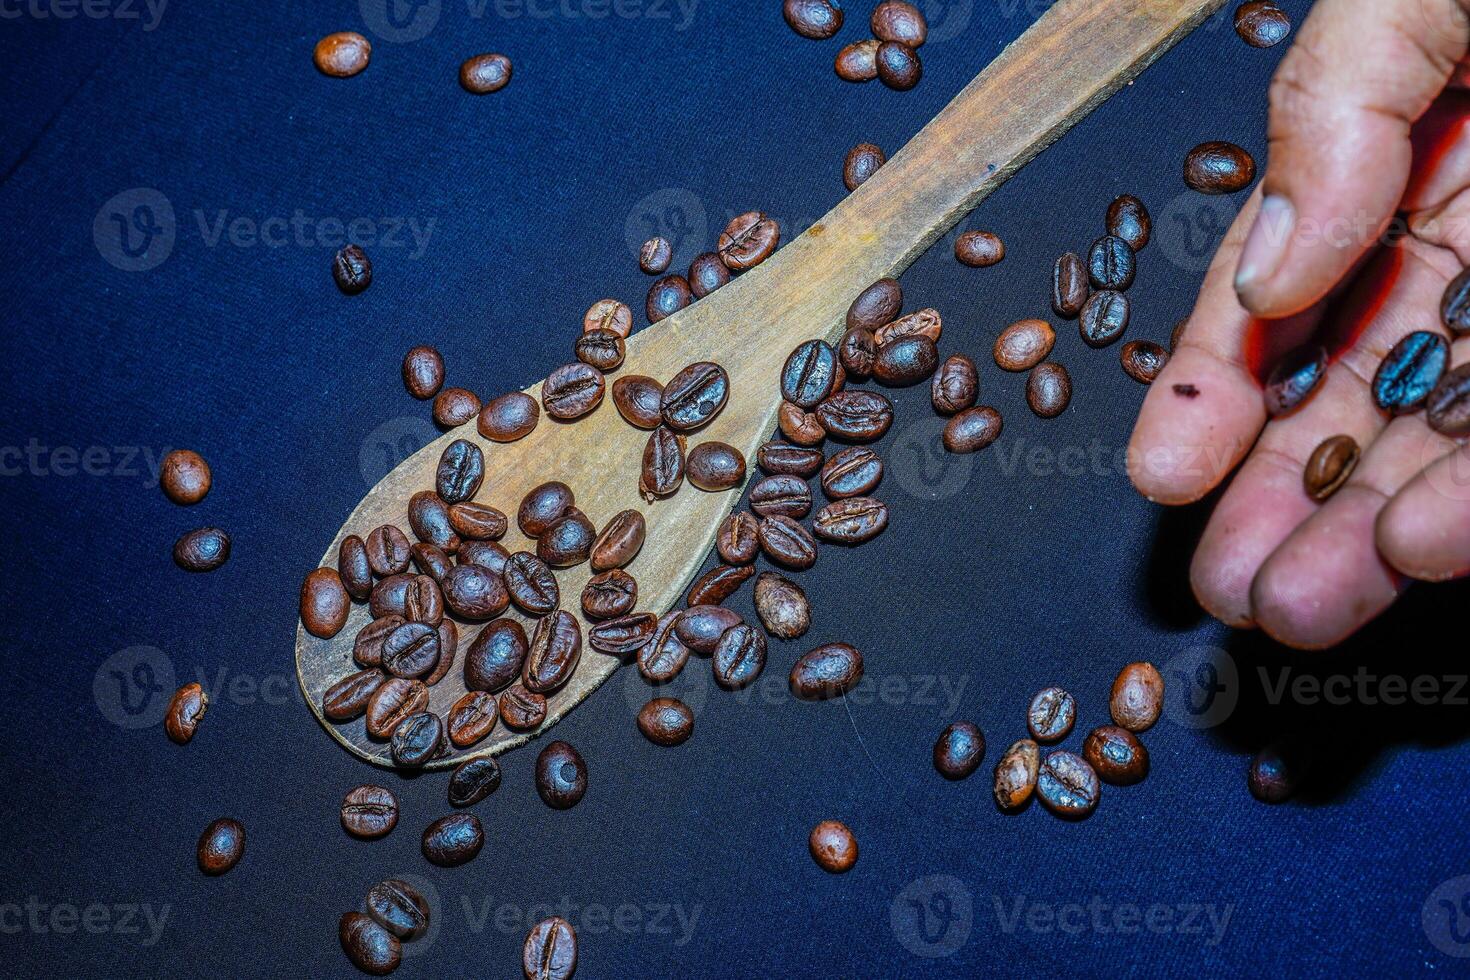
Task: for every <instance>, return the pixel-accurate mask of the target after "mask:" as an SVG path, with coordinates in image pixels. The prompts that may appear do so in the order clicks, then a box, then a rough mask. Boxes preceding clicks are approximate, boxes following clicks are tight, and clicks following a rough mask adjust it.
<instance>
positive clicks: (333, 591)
mask: <svg viewBox="0 0 1470 980" xmlns="http://www.w3.org/2000/svg"><path fill="white" fill-rule="evenodd" d="M351 611H352V599H351V597H349V596H348V595H347V589H346V588H344V587H343V585H342V576H341V575H338V574H337V570H336V569H335V568H313V569H312V570H311V571H310V572H309V573H308V574H307V576H306V581H304V582H303V583H301V625H303V626H305V627H306V632H308V633H310V634H311V635H312V636H317V637H320V638H322V639H324V640H329V639H331V638H332V637H334V636H336V635H337V634H338V633H339V632H341V630H342V627H343V626H345V625H347V614H348V613H349V612H351Z"/></svg>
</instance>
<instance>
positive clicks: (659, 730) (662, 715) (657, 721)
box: [638, 698, 694, 748]
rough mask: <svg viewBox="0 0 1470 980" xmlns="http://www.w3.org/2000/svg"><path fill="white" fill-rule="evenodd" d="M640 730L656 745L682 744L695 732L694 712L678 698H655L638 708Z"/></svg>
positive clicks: (665, 746)
mask: <svg viewBox="0 0 1470 980" xmlns="http://www.w3.org/2000/svg"><path fill="white" fill-rule="evenodd" d="M638 730H639V731H640V732H642V733H643V737H644V738H646V739H648V740H649V741H650V742H652V743H653V744H654V745H661V746H663V747H664V748H672V747H673V746H675V745H682V744H684V743H685V742H687V741H688V740H689V736H690V735H693V734H694V712H692V711H690V710H689V706H688V705H687V704H685V703H684V702H683V701H680V700H679V699H678V698H654V699H653V700H651V701H649V702H648V703H647V704H645V705H644V706H643V707H642V708H640V709H639V710H638Z"/></svg>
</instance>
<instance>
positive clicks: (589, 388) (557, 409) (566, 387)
mask: <svg viewBox="0 0 1470 980" xmlns="http://www.w3.org/2000/svg"><path fill="white" fill-rule="evenodd" d="M584 336H585V335H584ZM606 390H607V382H606V380H605V379H604V378H603V376H602V372H601V371H599V370H597V368H595V367H593V366H592V365H590V364H583V363H582V362H581V361H573V362H572V363H571V364H563V365H562V366H561V367H559V368H557V369H556V370H555V371H552V372H551V373H550V374H549V375H547V376H546V381H545V383H544V384H543V385H542V386H541V407H542V408H544V409H545V410H546V414H547V415H550V416H551V417H552V418H554V419H561V420H562V421H563V422H566V421H570V420H572V419H578V418H581V417H582V416H584V415H586V414H588V413H589V412H591V411H592V410H593V409H595V408H596V407H597V406H598V405H600V404H602V396H603V394H604V392H605V391H606Z"/></svg>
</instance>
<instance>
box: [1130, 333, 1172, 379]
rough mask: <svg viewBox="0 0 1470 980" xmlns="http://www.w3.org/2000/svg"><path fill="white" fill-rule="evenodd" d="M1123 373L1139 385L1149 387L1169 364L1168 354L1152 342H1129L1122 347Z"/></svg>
mask: <svg viewBox="0 0 1470 980" xmlns="http://www.w3.org/2000/svg"><path fill="white" fill-rule="evenodd" d="M1121 358H1122V361H1123V371H1124V373H1125V374H1127V375H1128V377H1130V378H1132V379H1133V380H1134V381H1137V382H1138V383H1139V384H1143V385H1149V384H1153V383H1154V379H1155V378H1157V377H1158V376H1159V372H1160V371H1162V370H1164V365H1165V364H1168V363H1169V352H1168V351H1166V350H1164V348H1162V347H1160V346H1159V345H1158V344H1156V343H1154V342H1153V341H1152V340H1130V341H1128V343H1126V344H1124V345H1123V352H1122V355H1121Z"/></svg>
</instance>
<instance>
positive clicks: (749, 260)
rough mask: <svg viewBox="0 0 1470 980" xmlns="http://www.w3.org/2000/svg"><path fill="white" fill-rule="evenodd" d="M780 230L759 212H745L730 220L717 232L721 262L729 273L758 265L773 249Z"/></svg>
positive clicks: (773, 222) (779, 235) (778, 239)
mask: <svg viewBox="0 0 1470 980" xmlns="http://www.w3.org/2000/svg"><path fill="white" fill-rule="evenodd" d="M780 241H781V229H780V227H779V226H778V225H777V224H776V222H775V221H773V220H772V219H770V218H768V217H766V215H765V213H764V212H761V211H747V212H745V213H744V214H740V215H736V216H735V217H734V218H732V219H730V223H729V224H728V225H726V226H725V230H724V231H722V232H720V240H719V249H720V259H721V260H722V261H723V262H724V263H725V265H727V266H729V267H730V269H731V271H733V272H740V271H742V270H745V269H752V268H754V267H755V266H758V265H760V264H761V263H762V262H764V261H765V260H766V258H767V257H769V256H770V254H771V253H772V252H774V251H775V250H776V245H777V244H778V243H779V242H780Z"/></svg>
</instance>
